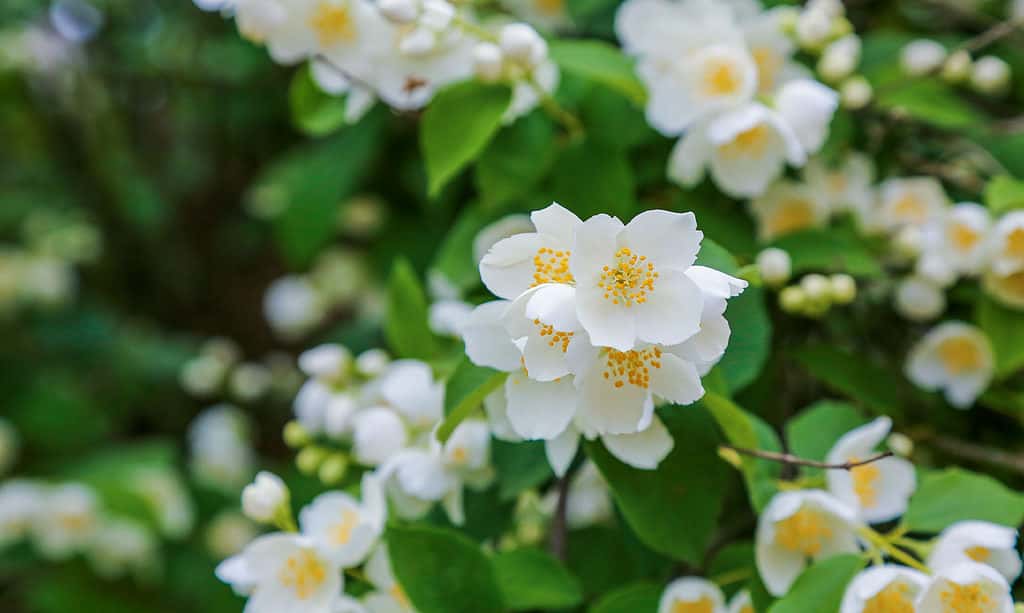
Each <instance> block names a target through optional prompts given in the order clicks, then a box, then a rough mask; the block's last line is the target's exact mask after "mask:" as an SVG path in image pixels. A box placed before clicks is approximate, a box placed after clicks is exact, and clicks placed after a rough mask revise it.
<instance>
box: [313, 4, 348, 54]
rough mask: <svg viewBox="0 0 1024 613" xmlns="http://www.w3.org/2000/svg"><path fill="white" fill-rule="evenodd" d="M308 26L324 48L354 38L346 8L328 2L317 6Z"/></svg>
mask: <svg viewBox="0 0 1024 613" xmlns="http://www.w3.org/2000/svg"><path fill="white" fill-rule="evenodd" d="M309 26H310V27H311V28H312V29H313V31H314V32H315V33H316V36H317V40H319V41H320V45H321V46H324V47H329V46H331V45H335V44H337V43H342V42H346V43H347V42H351V41H352V39H354V38H355V36H356V30H355V23H354V21H353V19H352V15H351V14H350V13H349V10H348V6H347V5H337V4H333V3H332V2H330V1H328V0H324V1H322V2H320V4H318V5H317V7H316V11H314V12H313V16H312V17H310V19H309Z"/></svg>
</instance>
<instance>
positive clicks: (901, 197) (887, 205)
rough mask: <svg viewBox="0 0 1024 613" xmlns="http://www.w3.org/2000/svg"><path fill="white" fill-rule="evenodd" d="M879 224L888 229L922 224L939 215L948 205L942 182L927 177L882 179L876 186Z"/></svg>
mask: <svg viewBox="0 0 1024 613" xmlns="http://www.w3.org/2000/svg"><path fill="white" fill-rule="evenodd" d="M878 190H879V205H878V211H877V212H876V215H878V218H879V219H878V220H879V224H880V225H881V226H882V227H883V228H886V229H888V230H890V231H897V230H899V229H901V228H903V227H905V226H924V225H925V224H927V223H928V222H930V221H934V220H936V219H939V218H941V217H942V215H943V213H945V211H946V208H947V207H948V206H949V199H948V198H947V197H946V192H945V190H943V189H942V184H941V183H939V182H938V181H937V180H936V179H933V178H931V177H911V178H896V179H886V180H885V181H883V182H882V184H881V185H879V187H878Z"/></svg>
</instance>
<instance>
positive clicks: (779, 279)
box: [757, 247, 793, 285]
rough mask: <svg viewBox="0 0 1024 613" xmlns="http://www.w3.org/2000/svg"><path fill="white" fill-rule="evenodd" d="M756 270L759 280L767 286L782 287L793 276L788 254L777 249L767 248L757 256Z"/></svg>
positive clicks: (791, 262)
mask: <svg viewBox="0 0 1024 613" xmlns="http://www.w3.org/2000/svg"><path fill="white" fill-rule="evenodd" d="M757 268H758V270H759V271H760V273H761V280H762V281H764V282H765V283H766V284H768V285H782V284H783V283H785V282H786V281H789V279H790V277H791V276H792V275H793V261H792V260H791V259H790V257H789V253H787V252H786V251H783V250H782V249H779V248H777V247H769V248H767V249H765V250H763V251H762V252H761V253H759V254H757Z"/></svg>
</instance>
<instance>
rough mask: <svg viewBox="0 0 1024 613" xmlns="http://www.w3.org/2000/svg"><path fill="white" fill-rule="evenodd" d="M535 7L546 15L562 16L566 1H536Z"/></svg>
mask: <svg viewBox="0 0 1024 613" xmlns="http://www.w3.org/2000/svg"><path fill="white" fill-rule="evenodd" d="M534 6H536V7H537V10H538V11H539V12H541V13H543V14H545V15H561V14H562V11H563V10H565V0H536V1H535V3H534Z"/></svg>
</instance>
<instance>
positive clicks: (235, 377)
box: [228, 362, 274, 402]
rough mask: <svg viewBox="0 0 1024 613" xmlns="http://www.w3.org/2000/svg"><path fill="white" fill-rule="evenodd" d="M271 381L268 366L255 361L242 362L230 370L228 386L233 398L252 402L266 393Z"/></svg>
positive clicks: (271, 376)
mask: <svg viewBox="0 0 1024 613" xmlns="http://www.w3.org/2000/svg"><path fill="white" fill-rule="evenodd" d="M273 382H274V381H273V374H272V373H271V372H270V369H269V368H267V367H266V366H264V365H263V364H257V363H255V362H243V363H241V364H239V365H238V366H236V367H235V369H234V370H233V371H232V372H231V378H230V379H229V380H228V388H229V390H230V391H231V394H232V395H233V396H234V397H235V398H238V399H239V400H241V401H243V402H252V401H255V400H258V399H259V398H261V397H262V396H263V395H264V394H266V393H267V390H269V389H270V386H271V385H272V384H273Z"/></svg>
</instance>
